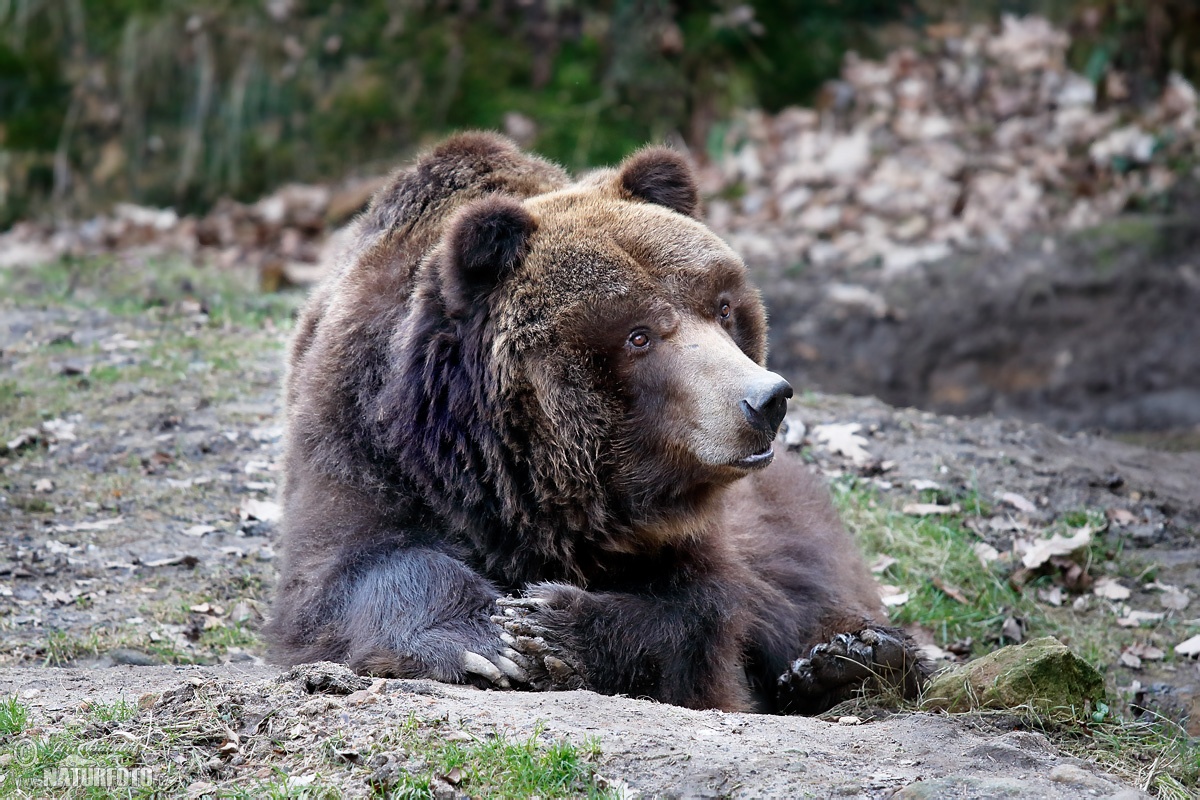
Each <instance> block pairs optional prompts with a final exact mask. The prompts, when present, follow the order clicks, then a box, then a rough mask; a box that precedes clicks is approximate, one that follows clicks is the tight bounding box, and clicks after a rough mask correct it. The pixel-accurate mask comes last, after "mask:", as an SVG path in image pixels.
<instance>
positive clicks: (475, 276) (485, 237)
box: [441, 196, 537, 315]
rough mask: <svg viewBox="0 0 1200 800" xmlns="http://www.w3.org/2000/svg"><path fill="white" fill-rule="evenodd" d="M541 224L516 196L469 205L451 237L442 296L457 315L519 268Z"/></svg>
mask: <svg viewBox="0 0 1200 800" xmlns="http://www.w3.org/2000/svg"><path fill="white" fill-rule="evenodd" d="M536 230H537V220H535V219H534V218H533V215H531V214H530V213H529V212H528V211H526V210H525V208H524V206H522V205H521V204H520V203H519V202H518V201H517V200H515V199H513V198H511V197H503V196H494V197H487V198H484V199H482V200H476V201H475V202H473V203H469V204H467V205H466V206H464V207H463V208H462V209H461V210H459V212H458V213H457V214H456V215H455V216H454V219H453V220H451V222H450V225H449V234H448V235H447V242H446V247H447V253H446V255H447V258H446V261H445V262H443V265H442V271H441V280H442V297H443V299H444V301H445V303H446V308H447V310H448V311H449V312H450V313H451V314H454V315H460V314H463V313H465V312H466V311H467V310H468V309H469V308H470V307H471V305H472V304H473V303H474V302H475V301H476V300H478V299H479V298H480V297H482V296H483V295H485V294H487V293H488V292H489V291H491V290H492V289H493V288H495V286H496V285H497V284H498V283H500V281H502V280H503V279H504V277H505V276H506V275H508V274H509V273H511V272H512V271H513V270H515V269H516V268H517V267H518V266H520V264H521V262H522V261H524V259H525V254H526V253H527V252H528V250H529V239H530V237H531V236H533V233H534V231H536Z"/></svg>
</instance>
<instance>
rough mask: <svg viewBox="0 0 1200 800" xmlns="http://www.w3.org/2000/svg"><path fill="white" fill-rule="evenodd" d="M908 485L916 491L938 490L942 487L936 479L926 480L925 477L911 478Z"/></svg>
mask: <svg viewBox="0 0 1200 800" xmlns="http://www.w3.org/2000/svg"><path fill="white" fill-rule="evenodd" d="M908 485H909V486H911V487H912V488H914V489H916V490H917V491H918V492H925V491H939V490H940V489H941V488H942V485H941V484H940V483H938V482H937V481H931V480H926V479H925V478H913V479H912V480H911V481H909V482H908Z"/></svg>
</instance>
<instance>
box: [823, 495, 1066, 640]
mask: <svg viewBox="0 0 1200 800" xmlns="http://www.w3.org/2000/svg"><path fill="white" fill-rule="evenodd" d="M833 489H834V498H835V501H836V502H837V505H838V510H839V512H840V513H841V515H842V519H843V520H845V522H846V524H847V526H848V527H849V528H850V529H851V530H852V531H853V532H854V533H855V535H856V536H857V538H858V541H859V543H860V545H861V546H862V548H863V551H864V553H865V554H866V556H867V560H868V561H872V560H874V559H875V558H876V557H877V556H879V555H887V556H890V557H891V558H894V559H896V563H895V564H893V565H892V566H890V567H889V568H888V569H887V570H886V571H885V572H884V574H883V575H881V576H880V578H881V580H882V582H884V583H890V584H894V585H896V586H898V587H900V588H901V589H902V590H904V591H907V592H908V593H909V600H908V602H907V603H905V604H904V605H902V606H899V607H897V608H893V609H892V621H893V622H895V623H897V624H899V625H921V626H923V627H925V628H927V629H929V630H931V631H932V632H933V633H934V636H935V637H936V638H937V639H938V643H939V644H941V645H942V646H945V645H947V644H951V643H953V642H959V641H963V640H966V639H970V640H971V641H972V646H973V647H974V648H975V650H974V652H975V654H976V655H978V654H980V653H981V652H984V651H986V650H987V649H991V648H992V647H995V646H997V645H998V644H999V643H1000V642H999V639H998V637H999V634H1000V629H1001V626H1002V625H1003V623H1004V620H1005V619H1006V618H1007V617H1009V616H1016V617H1019V618H1021V619H1023V620H1025V622H1026V625H1027V630H1029V629H1030V628H1033V629H1037V628H1038V627H1043V626H1044V624H1045V622H1044V620H1045V617H1044V614H1043V613H1042V610H1041V608H1040V607H1039V606H1038V604H1037V603H1035V602H1034V601H1032V600H1031V599H1029V597H1027V596H1026V594H1025V593H1022V592H1020V591H1017V590H1016V589H1015V588H1014V587H1013V586H1012V584H1011V583H1010V582H1009V580H1008V577H1009V576H1008V574H1007V573H1006V572H1005V570H1004V568H1003V567H1002V566H1001V565H1000V564H998V563H993V564H991V565H989V566H986V567H985V566H984V565H983V564H982V563H981V562H980V560H979V558H978V557H977V556H976V555H975V553H974V551H973V550H972V548H973V546H974V545H975V544H976V543H977V542H979V541H981V540H980V539H979V537H978V536H977V535H976V534H975V533H973V532H972V531H970V530H969V529H968V528H967V527H966V526H965V525H963V523H962V521H961V520H960V519H959V518H958V517H955V516H940V515H939V516H928V517H914V516H909V515H906V514H903V513H901V512H900V511H899V510H897V509H895V508H892V506H891V503H890V501H889V500H888V499H886V498H884V497H882V496H880V494H879V493H878V492H877V491H875V490H873V489H870V488H864V487H863V486H862V485H861V484H859V483H858V482H857V481H855V480H853V479H849V480H843V481H840V482H836V483H835V484H834V486H833ZM923 494H924V497H923V498H922V499H923V500H924V501H925V502H932V501H933V500H934V499H935V497H934V494H933V493H928V492H927V493H923ZM937 499H940V500H942V501H949V500H953V501H954V502H956V503H958V504H959V506H961V507H962V508H963V509H964V511H973V510H975V509H979V510H981V511H985V512H986V504H985V503H984V502H983V501H982V500H981V499H980V498H979V497H978V495H977V493H974V492H969V493H964V494H962V495H959V496H954V497H950V496H946V497H940V498H937ZM938 584H940V585H941V587H943V588H939V585H938ZM946 590H951V591H953V592H960V593H961V594H962V595H963V596H964V597H965V599H966V600H967V601H968V602H966V603H962V602H959V600H957V599H955V598H954V597H953V596H952V595H951V594H950V593H948V592H947V591H946ZM989 642H990V643H991V644H990V645H989Z"/></svg>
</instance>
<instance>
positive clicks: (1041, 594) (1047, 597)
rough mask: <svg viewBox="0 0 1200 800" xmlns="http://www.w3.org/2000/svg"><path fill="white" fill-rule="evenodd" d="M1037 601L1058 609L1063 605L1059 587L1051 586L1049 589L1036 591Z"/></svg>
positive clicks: (1061, 592)
mask: <svg viewBox="0 0 1200 800" xmlns="http://www.w3.org/2000/svg"><path fill="white" fill-rule="evenodd" d="M1037 594H1038V600H1041V601H1042V602H1043V603H1049V604H1050V605H1052V606H1054V607H1055V608H1058V607H1059V606H1061V605H1062V604H1063V591H1062V587H1061V586H1051V587H1050V588H1049V589H1038V593H1037Z"/></svg>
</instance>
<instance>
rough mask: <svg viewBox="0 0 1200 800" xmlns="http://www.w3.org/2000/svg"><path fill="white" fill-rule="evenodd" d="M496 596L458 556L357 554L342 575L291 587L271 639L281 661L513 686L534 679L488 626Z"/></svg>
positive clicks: (283, 595)
mask: <svg viewBox="0 0 1200 800" xmlns="http://www.w3.org/2000/svg"><path fill="white" fill-rule="evenodd" d="M496 594H497V592H496V589H495V587H494V586H493V585H492V584H491V582H489V581H487V580H486V579H484V578H483V577H481V576H480V575H479V574H478V573H476V572H474V571H473V570H472V569H470V568H469V567H468V566H467V565H465V564H464V563H462V562H461V561H459V560H458V559H456V558H454V557H453V556H451V555H449V554H447V553H444V552H439V551H437V550H432V549H426V548H419V547H408V548H404V547H398V548H395V549H391V550H388V551H384V552H382V553H369V552H368V553H366V554H360V555H359V557H358V560H357V562H352V563H351V564H349V565H348V566H347V567H344V568H343V569H342V570H341V572H340V574H333V575H329V576H322V579H314V580H309V581H306V582H299V581H296V582H293V583H292V584H287V585H285V586H284V587H283V588H282V589H281V592H280V601H279V602H277V603H276V615H275V619H274V620H273V621H272V624H271V628H270V635H271V639H272V643H273V645H274V652H273V654H274V656H275V657H276V658H277V659H278V660H280V661H283V662H285V663H301V662H308V661H318V660H330V661H342V662H344V663H347V664H349V666H350V667H351V668H352V669H354V670H355V671H356V672H359V673H362V674H371V675H378V676H380V677H390V678H433V679H435V680H440V681H446V682H453V683H473V684H476V685H479V686H485V687H486V686H492V687H497V688H510V687H511V685H512V684H514V683H517V684H520V683H524V682H525V681H526V680H527V678H528V676H527V675H526V673H525V671H524V669H522V667H521V665H519V664H517V663H516V661H518V660H520V655H519V654H518V653H516V652H515V651H513V650H512V649H511V648H509V647H508V645H507V644H506V643H505V641H504V637H505V634H504V631H503V630H502V629H501V628H500V627H499V626H497V625H496V624H495V623H494V622H492V617H493V616H494V615H495V614H496V613H497V609H496V605H495V597H496Z"/></svg>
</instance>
